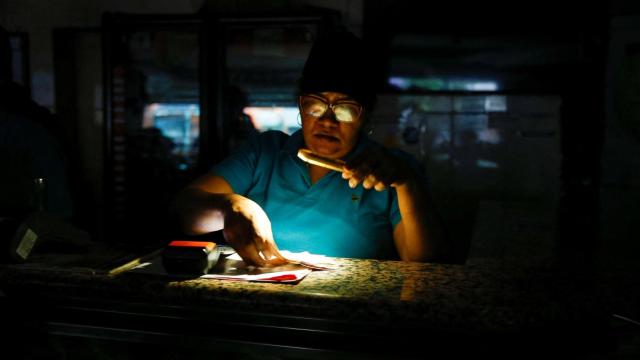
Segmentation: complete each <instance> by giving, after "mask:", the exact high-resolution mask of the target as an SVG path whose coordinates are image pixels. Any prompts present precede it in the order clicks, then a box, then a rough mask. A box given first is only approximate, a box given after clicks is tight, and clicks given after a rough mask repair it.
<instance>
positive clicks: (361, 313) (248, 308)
mask: <svg viewBox="0 0 640 360" xmlns="http://www.w3.org/2000/svg"><path fill="white" fill-rule="evenodd" d="M332 262H333V266H334V267H335V270H330V271H314V272H313V273H311V274H309V275H308V276H307V277H306V278H305V279H303V280H302V281H301V282H299V283H297V284H277V283H255V282H241V281H225V280H212V279H189V280H175V279H168V278H166V277H160V276H154V275H143V274H135V273H128V272H124V273H121V274H119V275H115V276H109V275H107V274H106V273H103V272H100V271H96V270H94V269H90V268H78V267H70V266H61V265H56V266H51V265H46V264H45V263H34V264H25V265H5V266H2V267H1V268H0V289H2V290H3V291H4V292H5V293H6V294H8V295H9V296H15V295H19V294H37V296H40V297H46V298H47V299H58V300H59V301H60V302H61V303H64V302H65V301H66V300H67V299H83V300H84V301H85V303H86V301H90V300H95V301H98V302H100V301H115V302H122V303H128V304H142V307H152V306H155V305H158V306H168V307H173V308H176V307H177V308H185V309H192V310H193V309H201V310H205V311H206V309H216V310H217V311H220V309H228V310H229V311H233V312H236V313H239V312H240V313H241V312H247V313H259V314H270V315H273V316H282V317H296V318H304V319H321V320H323V321H334V322H335V323H349V324H360V326H364V327H367V326H368V325H371V326H375V327H378V328H380V327H387V328H389V329H398V328H403V329H418V331H438V332H448V333H465V334H497V335H501V334H516V333H522V334H527V333H533V332H537V331H542V332H544V331H550V329H558V327H560V328H563V329H564V328H572V327H574V326H575V327H576V328H579V327H581V326H582V325H583V324H584V323H585V322H589V323H591V322H592V320H593V322H596V323H597V322H598V321H599V317H601V316H602V315H603V308H602V303H601V301H600V299H599V297H598V296H597V292H596V291H594V289H593V287H592V284H591V283H590V282H589V281H588V280H585V279H577V278H575V277H566V276H563V275H558V273H557V272H556V271H554V270H553V269H552V268H551V267H546V266H543V267H531V266H529V267H520V268H519V267H516V266H508V265H506V264H495V263H475V264H469V265H466V266H463V265H443V264H422V263H406V262H398V261H374V260H356V259H340V258H336V259H332ZM193 311H195V310H193Z"/></svg>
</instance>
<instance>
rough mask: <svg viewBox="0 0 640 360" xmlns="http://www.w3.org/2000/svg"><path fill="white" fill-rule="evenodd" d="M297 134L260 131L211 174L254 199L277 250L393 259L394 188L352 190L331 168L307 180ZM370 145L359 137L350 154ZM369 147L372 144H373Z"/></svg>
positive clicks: (306, 171)
mask: <svg viewBox="0 0 640 360" xmlns="http://www.w3.org/2000/svg"><path fill="white" fill-rule="evenodd" d="M303 142H304V141H303V137H302V132H301V131H298V132H296V133H294V134H292V135H291V136H288V135H287V134H285V133H282V132H279V131H268V132H265V133H263V134H260V135H259V136H258V137H257V138H256V139H255V140H254V141H252V142H250V143H246V144H245V145H244V146H243V147H241V148H240V149H238V150H237V151H236V152H235V153H234V154H232V155H231V156H230V157H228V158H227V159H225V160H224V161H222V162H221V163H220V164H218V165H216V166H215V167H214V168H213V170H212V173H213V174H215V175H218V176H221V177H223V178H224V179H225V180H226V181H227V182H228V183H229V184H230V185H231V188H232V189H233V191H234V192H235V193H236V194H240V195H243V196H246V197H248V198H249V199H251V200H253V201H255V202H256V203H258V204H259V205H260V206H261V207H262V208H263V209H264V210H265V212H266V213H267V215H268V216H269V219H270V220H271V227H272V230H273V236H274V239H275V241H276V244H277V245H278V248H280V249H281V250H289V251H292V252H302V251H308V252H310V253H312V254H321V255H327V256H336V257H351V258H375V259H395V258H397V257H398V256H397V252H396V250H395V245H394V242H393V228H394V227H395V225H396V224H398V222H400V219H401V217H400V211H399V210H398V198H397V194H396V190H395V189H393V188H387V189H386V190H384V191H381V192H378V191H375V190H373V189H372V190H367V189H364V188H363V187H362V186H361V185H359V186H357V187H356V188H355V189H351V188H350V187H349V183H348V182H347V181H346V180H344V179H342V176H341V174H340V173H338V172H335V171H331V172H330V173H328V174H327V175H325V176H324V177H322V178H321V179H320V180H318V181H317V182H316V183H315V184H313V185H312V184H311V179H310V177H309V171H308V168H307V165H306V164H305V163H304V162H303V161H302V160H300V159H299V158H298V157H297V152H298V149H300V148H301V147H302V146H303ZM370 144H375V143H373V142H372V141H370V140H368V139H366V138H363V139H361V141H360V142H359V143H358V145H357V146H356V148H355V149H354V151H353V152H352V154H354V153H357V152H358V151H359V150H360V149H361V148H363V147H365V146H368V145H370ZM374 146H377V144H376V145H374Z"/></svg>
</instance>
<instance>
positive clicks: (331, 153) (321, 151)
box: [310, 144, 342, 158]
mask: <svg viewBox="0 0 640 360" xmlns="http://www.w3.org/2000/svg"><path fill="white" fill-rule="evenodd" d="M310 148H311V151H313V152H314V153H316V154H318V155H320V156H324V157H328V158H338V157H339V155H340V152H341V150H342V147H341V146H339V145H333V146H331V145H327V144H322V145H316V146H311V147H310Z"/></svg>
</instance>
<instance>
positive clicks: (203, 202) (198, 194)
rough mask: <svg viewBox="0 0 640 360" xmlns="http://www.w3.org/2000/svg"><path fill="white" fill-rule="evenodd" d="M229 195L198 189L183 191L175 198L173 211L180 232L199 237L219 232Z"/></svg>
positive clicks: (222, 224) (192, 188)
mask: <svg viewBox="0 0 640 360" xmlns="http://www.w3.org/2000/svg"><path fill="white" fill-rule="evenodd" d="M229 195H230V194H218V193H210V192H207V191H204V190H201V189H198V188H194V187H188V188H185V189H183V190H182V191H181V192H180V193H179V194H178V195H177V197H176V202H175V210H176V213H177V217H178V221H179V223H180V227H181V228H182V231H184V232H185V233H187V234H190V235H200V234H205V233H209V232H213V231H218V230H221V229H222V228H223V227H224V212H225V209H226V208H228V204H229V201H230V200H229Z"/></svg>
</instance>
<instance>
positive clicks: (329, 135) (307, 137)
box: [300, 92, 363, 159]
mask: <svg viewBox="0 0 640 360" xmlns="http://www.w3.org/2000/svg"><path fill="white" fill-rule="evenodd" d="M308 95H310V97H313V98H316V99H314V100H317V99H320V100H323V101H324V102H325V103H327V104H332V105H334V106H335V105H337V104H345V105H347V106H344V107H342V108H339V109H338V110H336V111H337V112H339V113H341V114H339V116H336V114H335V113H334V110H332V109H330V108H329V109H327V110H326V111H325V112H324V113H320V112H318V113H315V114H311V113H309V112H308V111H304V109H305V106H303V103H304V102H303V101H304V100H302V99H304V97H301V101H300V116H301V117H302V133H303V136H304V142H305V144H306V145H307V147H308V148H309V150H311V151H313V152H314V153H316V154H318V155H321V156H324V157H327V158H331V159H338V158H342V157H344V156H345V155H347V154H348V153H349V152H350V151H351V150H352V149H353V148H354V147H355V146H356V143H357V142H358V138H359V136H360V130H361V129H362V126H363V114H362V110H361V109H362V107H361V106H360V105H359V104H358V103H357V102H356V101H355V100H353V99H352V98H350V97H349V96H348V95H346V94H342V93H337V92H323V93H319V94H308ZM320 104H321V102H320ZM358 107H359V109H360V111H359V112H357V113H355V112H349V111H348V110H349V109H358ZM334 109H335V107H334ZM345 109H346V110H347V111H345ZM345 113H346V114H345ZM349 115H352V116H351V117H349ZM340 118H342V119H349V118H352V121H348V122H347V121H339V120H338V119H340Z"/></svg>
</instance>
